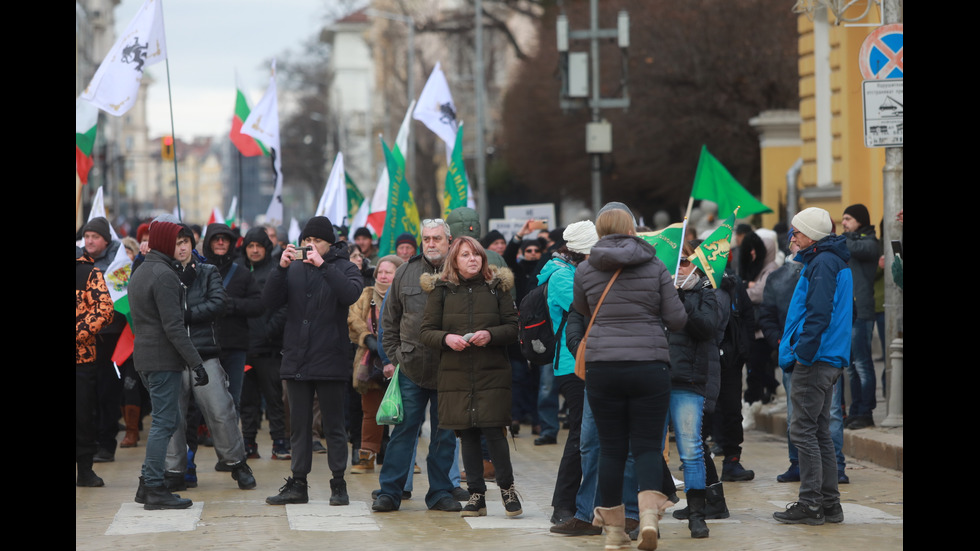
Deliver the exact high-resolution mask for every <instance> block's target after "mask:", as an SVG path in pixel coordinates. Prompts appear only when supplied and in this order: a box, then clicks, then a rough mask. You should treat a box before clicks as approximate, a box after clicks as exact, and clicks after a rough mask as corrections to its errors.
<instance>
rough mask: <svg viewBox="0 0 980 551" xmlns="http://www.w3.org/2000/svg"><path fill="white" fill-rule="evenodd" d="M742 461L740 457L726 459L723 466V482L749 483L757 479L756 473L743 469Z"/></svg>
mask: <svg viewBox="0 0 980 551" xmlns="http://www.w3.org/2000/svg"><path fill="white" fill-rule="evenodd" d="M741 459H742V458H741V457H740V456H738V455H729V456H726V457H725V462H724V463H722V465H721V480H722V482H747V481H749V480H752V479H753V478H755V471H750V470H749V469H746V468H745V467H743V466H742V462H741Z"/></svg>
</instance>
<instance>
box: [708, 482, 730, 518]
mask: <svg viewBox="0 0 980 551" xmlns="http://www.w3.org/2000/svg"><path fill="white" fill-rule="evenodd" d="M705 491H706V492H707V498H706V502H707V504H706V505H705V507H704V518H706V519H708V520H713V519H720V518H728V517H730V516H732V515H731V514H730V513H729V512H728V504H727V503H725V489H724V488H723V487H722V485H721V482H716V483H714V484H712V485H711V486H708V489H707V490H705Z"/></svg>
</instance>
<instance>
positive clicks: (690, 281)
mask: <svg viewBox="0 0 980 551" xmlns="http://www.w3.org/2000/svg"><path fill="white" fill-rule="evenodd" d="M700 280H701V278H700V277H698V275H697V270H694V271H692V272H691V273H689V274H687V277H685V278H684V279H683V280H681V282H680V284H679V285H678V288H680V289H684V290H685V291H690V290H693V289H695V288H696V287H697V286H698V281H700Z"/></svg>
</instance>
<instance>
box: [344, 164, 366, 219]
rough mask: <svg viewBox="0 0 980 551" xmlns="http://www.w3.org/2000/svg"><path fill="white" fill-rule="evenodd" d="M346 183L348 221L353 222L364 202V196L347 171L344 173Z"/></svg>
mask: <svg viewBox="0 0 980 551" xmlns="http://www.w3.org/2000/svg"><path fill="white" fill-rule="evenodd" d="M344 183H346V184H347V219H348V220H353V219H354V215H355V214H357V210H358V209H360V208H361V203H363V202H364V194H363V193H361V190H359V189H357V184H355V183H354V180H352V179H351V177H350V174H348V173H347V171H346V170H345V171H344Z"/></svg>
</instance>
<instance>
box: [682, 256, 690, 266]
mask: <svg viewBox="0 0 980 551" xmlns="http://www.w3.org/2000/svg"><path fill="white" fill-rule="evenodd" d="M690 265H691V261H690V260H688V259H687V257H686V256H682V257H681V266H690Z"/></svg>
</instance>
